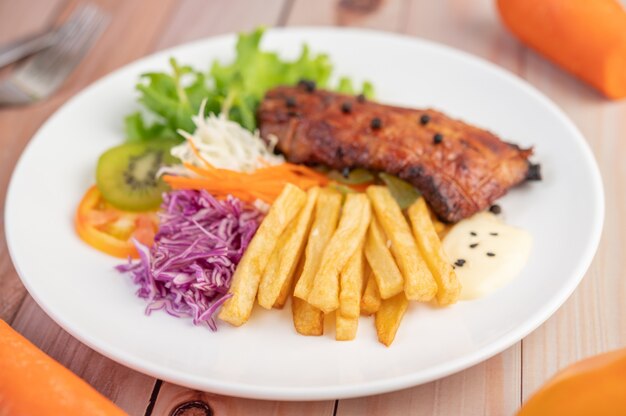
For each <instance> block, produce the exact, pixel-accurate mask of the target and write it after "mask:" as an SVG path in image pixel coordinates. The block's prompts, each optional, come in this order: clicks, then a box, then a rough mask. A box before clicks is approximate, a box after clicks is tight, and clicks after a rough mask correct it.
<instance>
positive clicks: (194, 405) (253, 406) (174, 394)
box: [152, 383, 335, 416]
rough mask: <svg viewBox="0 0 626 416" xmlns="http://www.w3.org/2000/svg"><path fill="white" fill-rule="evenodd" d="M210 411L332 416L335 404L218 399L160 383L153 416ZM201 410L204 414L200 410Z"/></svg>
mask: <svg viewBox="0 0 626 416" xmlns="http://www.w3.org/2000/svg"><path fill="white" fill-rule="evenodd" d="M204 406H209V407H210V408H211V409H212V410H213V414H214V415H229V416H238V415H241V416H245V415H260V416H266V415H267V416H270V415H274V416H279V415H299V416H309V415H310V416H318V415H319V416H323V415H332V414H333V409H334V407H335V402H334V401H333V400H330V401H322V402H275V401H267V400H249V399H238V398H234V397H226V396H218V395H215V394H210V393H202V392H199V391H196V390H190V389H186V388H184V387H180V386H176V385H173V384H168V383H163V387H162V388H161V391H160V393H159V397H158V398H157V401H156V404H155V406H154V410H153V412H152V414H153V415H171V414H174V413H173V412H174V411H175V410H176V409H178V408H185V407H187V410H186V411H179V412H178V413H176V415H177V416H193V415H199V416H204V415H207V414H210V413H206V410H204V409H206V407H204ZM203 410H204V411H203Z"/></svg>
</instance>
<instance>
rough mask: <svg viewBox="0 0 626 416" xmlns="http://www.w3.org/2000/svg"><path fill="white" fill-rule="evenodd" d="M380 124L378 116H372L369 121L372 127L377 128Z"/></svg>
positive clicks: (381, 123)
mask: <svg viewBox="0 0 626 416" xmlns="http://www.w3.org/2000/svg"><path fill="white" fill-rule="evenodd" d="M382 125H383V122H382V121H381V120H380V119H379V118H378V117H374V118H373V119H372V122H371V123H370V127H371V128H373V129H379V128H381V127H382Z"/></svg>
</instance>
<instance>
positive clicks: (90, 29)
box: [0, 5, 108, 103]
mask: <svg viewBox="0 0 626 416" xmlns="http://www.w3.org/2000/svg"><path fill="white" fill-rule="evenodd" d="M107 23H108V16H106V15H104V14H103V13H101V11H100V10H99V9H98V8H97V7H95V6H93V5H85V6H80V7H79V8H78V9H77V10H76V11H75V12H74V13H73V14H72V16H71V17H70V19H69V20H68V22H67V23H66V24H65V25H63V27H62V28H61V29H59V38H58V41H57V43H55V44H54V45H53V46H51V47H50V48H48V49H47V50H45V51H43V52H40V53H38V54H36V55H35V56H33V57H31V58H30V59H29V60H28V61H26V62H25V63H24V64H23V65H22V66H21V67H20V68H18V69H17V70H16V71H15V72H14V74H13V76H12V77H11V79H10V80H9V81H8V82H9V83H10V84H12V85H11V86H7V85H0V93H2V92H3V90H4V91H6V90H8V91H11V92H15V89H16V88H17V89H18V90H20V91H21V92H23V93H24V94H25V96H28V97H29V100H30V101H32V100H37V99H39V98H43V97H46V96H48V95H50V94H51V93H52V92H54V91H55V90H56V89H57V88H58V87H59V86H60V85H61V84H62V83H63V81H64V80H65V79H66V78H67V76H68V75H69V74H70V73H71V72H72V70H73V69H74V67H76V65H78V63H79V62H80V61H81V59H82V58H83V56H84V55H85V54H86V52H87V51H88V50H89V48H90V47H91V45H92V44H93V43H94V42H95V40H96V39H97V38H98V36H99V35H100V33H102V31H103V30H104V28H105V27H106V24H107ZM5 84H6V83H5ZM24 94H21V95H20V94H17V95H16V94H13V97H11V98H9V99H8V100H7V99H5V100H4V102H12V103H17V102H18V100H22V101H23V100H24ZM2 98H6V97H0V103H1V102H2Z"/></svg>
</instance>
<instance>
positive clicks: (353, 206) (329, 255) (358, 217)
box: [307, 194, 413, 313]
mask: <svg viewBox="0 0 626 416" xmlns="http://www.w3.org/2000/svg"><path fill="white" fill-rule="evenodd" d="M370 219H371V207H370V202H369V200H368V199H367V197H366V196H365V195H363V194H348V196H347V197H346V202H345V204H344V206H343V212H342V214H341V218H340V220H339V225H338V226H337V230H336V231H335V233H334V234H333V236H332V237H331V239H330V241H329V242H328V245H327V246H326V248H325V249H324V254H323V256H322V262H321V264H320V268H319V271H318V272H317V274H316V275H315V280H314V282H313V289H312V290H311V293H309V297H308V299H307V300H308V302H309V303H310V304H311V305H313V306H315V307H317V308H319V309H321V310H322V311H323V312H324V313H329V312H332V311H334V310H336V309H337V308H338V307H339V273H340V272H341V270H342V269H343V268H344V267H345V265H346V263H347V262H348V260H349V259H350V257H351V256H352V254H353V253H354V252H355V251H356V250H357V248H358V247H359V245H360V244H361V242H362V241H363V239H364V238H365V232H366V231H367V227H368V225H369V222H370ZM411 238H413V237H411Z"/></svg>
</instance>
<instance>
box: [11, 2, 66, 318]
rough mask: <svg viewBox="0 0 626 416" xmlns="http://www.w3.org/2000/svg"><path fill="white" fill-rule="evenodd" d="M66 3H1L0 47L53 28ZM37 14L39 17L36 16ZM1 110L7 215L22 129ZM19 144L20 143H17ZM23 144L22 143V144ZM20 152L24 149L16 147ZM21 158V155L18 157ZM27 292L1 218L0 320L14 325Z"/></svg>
mask: <svg viewBox="0 0 626 416" xmlns="http://www.w3.org/2000/svg"><path fill="white" fill-rule="evenodd" d="M65 1H66V0H51V1H50V0H33V1H30V2H23V1H22V2H18V1H15V2H9V1H5V2H0V44H5V43H7V42H11V41H14V40H17V39H19V38H21V37H22V36H29V35H32V34H35V33H38V32H40V31H43V30H46V29H47V28H48V27H50V26H51V25H52V23H53V21H54V18H55V15H54V14H55V10H56V9H57V8H59V7H60V6H62V5H63V3H64V2H65ZM33 10H37V13H33ZM9 72H10V69H8V68H7V70H4V71H0V79H4V77H5V76H8V74H9ZM3 114H4V112H3V110H0V131H2V134H1V135H0V148H1V149H2V151H0V212H4V198H5V195H6V187H7V184H8V181H9V177H10V175H11V172H12V171H13V166H14V164H15V161H16V159H17V155H16V149H15V142H16V139H17V137H20V135H19V132H20V131H21V129H22V128H23V126H21V125H20V124H19V123H12V122H8V121H9V120H11V119H10V118H9V117H7V118H5V120H6V121H5V122H4V123H3V122H2V119H3ZM17 141H19V139H17ZM23 142H24V141H22V143H23ZM17 146H18V147H19V149H20V150H21V146H19V144H18V145H17ZM18 154H19V153H18ZM25 295H26V291H25V289H24V287H23V286H22V284H21V283H20V281H19V279H18V277H17V273H16V272H15V269H14V268H13V264H12V263H11V259H10V258H9V254H8V252H7V246H6V239H5V235H4V216H2V218H0V319H3V320H5V321H7V322H11V321H12V320H13V317H14V316H15V313H16V312H17V309H18V307H19V305H20V304H21V302H22V300H23V299H24V296H25Z"/></svg>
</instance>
